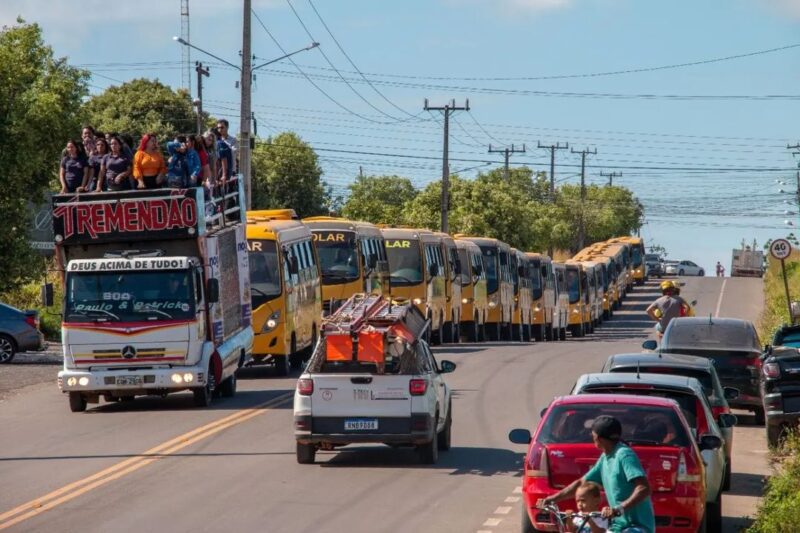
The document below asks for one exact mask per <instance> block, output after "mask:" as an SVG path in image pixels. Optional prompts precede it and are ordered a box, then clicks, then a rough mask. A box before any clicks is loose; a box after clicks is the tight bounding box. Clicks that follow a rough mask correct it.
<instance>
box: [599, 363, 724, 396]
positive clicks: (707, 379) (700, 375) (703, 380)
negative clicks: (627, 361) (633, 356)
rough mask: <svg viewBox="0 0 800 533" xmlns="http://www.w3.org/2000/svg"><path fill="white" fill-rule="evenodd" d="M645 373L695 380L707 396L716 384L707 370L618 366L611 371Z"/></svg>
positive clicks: (711, 392) (712, 391)
mask: <svg viewBox="0 0 800 533" xmlns="http://www.w3.org/2000/svg"><path fill="white" fill-rule="evenodd" d="M637 370H638V371H639V372H644V373H646V374H665V375H669V376H686V377H687V378H695V379H696V380H697V381H699V382H700V384H701V385H702V386H703V392H705V393H706V396H711V395H713V393H714V383H713V381H712V379H711V374H710V373H709V372H707V371H705V370H701V369H694V368H682V367H674V366H647V365H637V366H618V367H614V368H612V369H611V372H636V371H637Z"/></svg>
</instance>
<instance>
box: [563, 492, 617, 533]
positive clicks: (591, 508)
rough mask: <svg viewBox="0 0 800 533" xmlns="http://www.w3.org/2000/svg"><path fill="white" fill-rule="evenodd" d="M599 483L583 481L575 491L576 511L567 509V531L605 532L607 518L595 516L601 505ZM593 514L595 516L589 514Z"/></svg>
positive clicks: (575, 532)
mask: <svg viewBox="0 0 800 533" xmlns="http://www.w3.org/2000/svg"><path fill="white" fill-rule="evenodd" d="M601 501H602V499H601V494H600V485H598V484H597V483H593V482H591V481H584V482H583V483H581V484H580V486H579V487H578V490H577V491H575V507H577V508H578V512H577V513H573V512H572V511H567V522H566V525H567V531H569V532H570V533H605V532H606V530H607V529H608V519H606V518H602V517H598V516H596V515H597V513H599V512H600V510H601V507H600V503H601ZM591 515H595V516H591Z"/></svg>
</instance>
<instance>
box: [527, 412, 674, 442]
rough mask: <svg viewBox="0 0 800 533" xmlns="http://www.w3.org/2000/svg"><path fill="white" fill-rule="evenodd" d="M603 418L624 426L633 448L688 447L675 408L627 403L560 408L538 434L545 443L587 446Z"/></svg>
mask: <svg viewBox="0 0 800 533" xmlns="http://www.w3.org/2000/svg"><path fill="white" fill-rule="evenodd" d="M600 415H609V416H613V417H614V418H616V419H617V420H619V421H620V423H621V424H622V440H624V441H625V442H627V443H629V444H634V445H651V446H653V445H665V446H681V447H686V446H689V442H690V439H689V435H687V434H686V430H685V428H684V426H683V425H682V424H681V421H680V418H678V415H677V414H676V413H675V411H673V410H672V409H668V408H665V407H656V406H638V405H624V404H595V405H584V404H581V405H558V406H556V407H554V408H553V409H552V410H551V411H550V413H549V414H548V415H547V418H546V419H545V421H544V425H543V426H542V428H541V430H540V431H539V435H538V441H539V442H542V443H544V444H571V443H580V444H588V443H591V442H592V429H591V428H592V423H593V422H594V419H595V418H597V417H598V416H600Z"/></svg>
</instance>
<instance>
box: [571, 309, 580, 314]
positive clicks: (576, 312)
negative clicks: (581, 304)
mask: <svg viewBox="0 0 800 533" xmlns="http://www.w3.org/2000/svg"><path fill="white" fill-rule="evenodd" d="M572 312H573V313H575V314H576V315H577V314H578V313H580V311H578V310H577V309H573V310H572Z"/></svg>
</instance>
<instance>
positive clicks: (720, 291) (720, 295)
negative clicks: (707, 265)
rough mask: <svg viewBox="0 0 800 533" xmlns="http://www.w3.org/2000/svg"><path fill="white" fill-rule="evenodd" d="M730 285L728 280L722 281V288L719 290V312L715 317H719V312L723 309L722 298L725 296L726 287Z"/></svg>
mask: <svg viewBox="0 0 800 533" xmlns="http://www.w3.org/2000/svg"><path fill="white" fill-rule="evenodd" d="M727 283H728V278H725V279H723V280H722V288H720V290H719V299H718V300H717V311H716V312H715V313H714V316H716V317H719V310H720V308H721V307H722V296H723V295H724V294H725V285H726V284H727Z"/></svg>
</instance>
